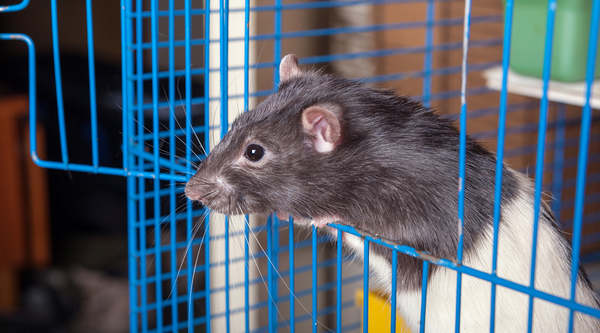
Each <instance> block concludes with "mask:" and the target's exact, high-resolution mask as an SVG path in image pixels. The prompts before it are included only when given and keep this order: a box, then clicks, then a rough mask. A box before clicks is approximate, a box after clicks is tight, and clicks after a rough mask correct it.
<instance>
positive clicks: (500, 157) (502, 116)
mask: <svg viewBox="0 0 600 333" xmlns="http://www.w3.org/2000/svg"><path fill="white" fill-rule="evenodd" d="M513 4H514V0H506V9H505V11H504V12H505V14H504V40H503V45H502V91H501V92H500V110H499V114H498V140H497V146H496V179H495V183H494V184H495V185H494V186H495V187H494V240H493V245H492V246H493V247H492V248H493V250H492V275H494V276H497V268H498V238H499V233H500V208H501V202H502V175H503V174H502V173H503V170H504V167H503V161H504V141H505V134H506V106H507V96H508V93H507V85H508V65H509V64H510V45H511V38H512V19H513ZM490 311H491V313H490V333H493V332H494V330H495V326H496V325H495V322H496V284H495V283H493V282H492V299H491V310H490Z"/></svg>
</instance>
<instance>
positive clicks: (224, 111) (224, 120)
mask: <svg viewBox="0 0 600 333" xmlns="http://www.w3.org/2000/svg"><path fill="white" fill-rule="evenodd" d="M219 18H220V23H221V26H220V40H219V46H220V51H221V52H220V55H221V62H220V72H221V139H223V137H224V136H225V133H227V130H228V127H229V91H228V83H229V0H221V1H220V6H219ZM271 287H272V286H271V281H269V288H271ZM274 295H277V294H276V293H275V294H274ZM229 319H230V311H229V218H228V217H227V216H225V327H226V331H227V332H228V333H229V329H230V327H229V324H230V323H229V321H230V320H229Z"/></svg>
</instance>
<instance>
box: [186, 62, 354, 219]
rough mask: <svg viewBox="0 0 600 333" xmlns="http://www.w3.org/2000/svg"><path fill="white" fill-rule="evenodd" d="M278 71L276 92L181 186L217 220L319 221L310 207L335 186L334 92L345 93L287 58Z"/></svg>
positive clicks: (337, 108) (337, 128)
mask: <svg viewBox="0 0 600 333" xmlns="http://www.w3.org/2000/svg"><path fill="white" fill-rule="evenodd" d="M279 71H280V77H281V84H280V86H279V90H278V91H277V92H276V93H275V94H273V95H271V96H269V97H268V98H267V99H266V100H265V101H264V102H263V103H261V104H260V105H258V106H257V107H256V108H255V109H254V110H251V111H248V112H246V113H244V114H242V115H241V116H239V117H238V118H237V119H236V120H235V122H234V123H233V125H232V126H231V128H230V130H229V132H228V133H227V134H226V135H225V136H224V137H223V140H222V141H221V142H220V143H219V144H218V145H217V146H216V147H215V148H214V149H213V150H212V152H211V153H210V154H209V156H208V157H207V158H206V159H205V160H204V161H203V162H202V164H201V165H200V167H199V169H198V171H197V173H196V175H194V176H193V177H192V178H191V179H190V181H189V182H188V183H187V185H186V188H185V193H186V195H187V197H188V198H190V199H192V200H197V201H201V202H202V203H203V204H204V205H206V206H207V207H209V208H210V209H212V210H214V211H217V212H220V213H224V214H249V213H258V214H270V213H273V212H275V211H280V212H286V213H289V214H292V215H297V216H300V215H303V216H313V215H315V214H319V212H318V211H316V210H315V209H316V208H315V204H316V203H318V201H320V199H323V198H322V196H323V195H324V193H327V191H328V190H327V189H326V187H335V186H337V185H335V184H333V183H335V180H334V179H335V178H336V172H335V171H334V169H332V168H331V166H330V165H331V163H335V160H336V156H337V155H338V153H336V150H337V147H338V146H339V145H340V143H341V142H342V141H343V140H342V134H343V133H342V132H343V131H342V124H343V121H342V118H341V117H342V113H343V106H342V105H341V104H340V101H339V100H338V99H339V96H338V94H337V93H336V90H339V89H347V87H341V86H336V85H339V83H338V80H340V79H337V78H334V77H331V76H329V77H328V76H326V75H324V74H322V73H319V72H307V73H305V72H302V71H301V70H300V68H299V67H298V59H297V58H296V56H295V55H293V54H290V55H288V56H286V57H285V58H284V59H283V60H282V61H281V65H280V68H279ZM349 82H350V81H349ZM342 99H343V98H342ZM338 160H339V159H338ZM339 162H340V161H338V163H339ZM319 198H320V199H319Z"/></svg>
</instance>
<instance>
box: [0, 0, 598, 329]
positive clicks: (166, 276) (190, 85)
mask: <svg viewBox="0 0 600 333" xmlns="http://www.w3.org/2000/svg"><path fill="white" fill-rule="evenodd" d="M28 4H29V1H28V0H24V1H23V2H22V3H20V4H14V5H10V6H6V7H2V8H0V11H5V12H8V11H20V10H23V9H25V8H26V7H27V6H28ZM104 5H105V6H114V8H117V6H118V8H119V9H120V18H121V20H120V23H116V22H93V20H92V17H93V10H92V1H91V0H87V1H86V12H85V18H86V24H87V25H86V34H87V35H86V36H87V40H86V42H87V46H88V48H87V51H88V53H87V60H88V64H89V67H88V68H89V71H88V72H87V73H82V75H86V76H87V78H88V81H89V90H90V92H91V93H90V101H89V102H90V103H89V105H90V107H89V112H90V117H89V118H90V123H89V130H90V136H91V138H92V140H90V142H91V146H90V147H85V148H84V149H89V155H90V157H91V158H90V161H89V162H85V163H79V162H73V161H72V160H70V158H69V157H70V156H69V147H73V146H77V145H79V143H77V142H70V141H68V137H67V131H66V130H65V127H66V125H65V121H68V120H65V114H64V110H63V107H62V105H61V96H62V94H63V91H62V84H61V66H63V67H64V66H69V64H68V63H64V62H61V43H60V40H59V36H60V35H59V31H58V23H59V22H60V20H59V15H58V12H59V11H60V8H59V6H60V3H58V4H57V1H56V0H51V11H50V12H49V13H48V14H47V15H49V16H50V17H51V21H52V29H53V31H52V33H53V40H52V47H53V48H52V50H53V60H54V78H55V82H56V94H57V101H58V106H57V109H58V114H57V117H58V123H57V126H58V129H59V133H60V140H59V143H60V150H61V157H60V159H57V160H45V159H41V158H40V157H39V156H38V152H37V146H36V145H37V142H38V138H37V136H36V135H37V134H36V133H37V131H36V126H37V124H38V122H37V119H36V67H35V64H36V61H35V59H36V51H35V45H36V44H35V42H36V41H35V40H33V39H32V38H30V37H28V36H27V35H24V34H18V33H14V34H9V33H4V32H3V33H2V34H0V38H1V39H2V40H19V41H23V42H24V43H26V45H27V49H28V60H29V73H28V75H29V101H30V135H31V156H32V158H33V160H34V161H35V162H36V163H37V164H38V165H39V166H42V167H44V168H52V169H59V170H68V171H79V172H85V173H97V174H108V175H114V176H115V177H127V206H128V221H127V224H128V247H129V281H130V285H129V286H130V287H129V299H130V314H131V315H130V331H131V332H214V331H223V332H240V331H244V332H254V333H258V332H280V331H291V332H294V331H299V332H307V331H312V332H325V331H336V332H360V331H364V332H366V331H367V330H368V328H369V325H370V324H369V323H371V325H372V324H373V322H374V321H379V318H377V319H375V318H370V317H369V311H368V309H369V300H371V301H372V300H374V299H375V297H373V296H372V297H369V296H368V292H369V277H368V276H369V269H368V259H367V262H366V263H364V264H363V263H359V262H357V261H354V260H353V257H352V256H348V255H347V254H345V253H344V252H343V251H342V245H341V244H342V242H341V239H340V240H339V242H338V243H337V246H331V245H330V243H329V241H328V239H327V238H326V237H323V236H320V235H319V233H317V232H316V231H315V230H312V232H311V231H307V230H299V229H298V228H294V226H293V224H291V223H289V222H287V221H280V220H278V219H277V218H276V217H275V216H272V217H269V218H268V219H266V220H265V219H260V218H258V217H223V216H217V215H216V214H209V213H208V212H206V210H205V208H203V207H201V206H199V205H197V204H194V203H192V202H191V201H189V200H187V199H185V196H184V195H183V184H184V183H185V182H186V181H187V180H188V179H189V178H190V177H191V175H193V173H194V170H195V168H196V166H197V165H198V163H201V162H202V159H203V157H204V156H205V155H206V153H207V152H209V151H210V149H211V148H212V147H214V145H215V144H216V143H217V142H218V141H219V138H221V137H222V136H223V135H224V134H225V133H226V132H227V129H228V126H229V124H230V123H231V121H232V120H233V119H235V117H236V115H237V114H239V113H241V112H243V111H244V110H248V109H251V108H253V107H254V106H255V105H257V104H258V103H259V102H260V101H261V100H262V99H264V97H265V96H267V95H269V94H270V93H272V92H274V91H275V90H276V89H277V85H278V83H279V73H278V70H277V68H278V66H279V61H280V60H281V58H282V57H283V56H284V55H286V54H288V53H295V54H297V55H298V56H299V58H300V64H301V66H306V67H311V66H312V67H319V68H320V67H323V68H325V71H329V72H341V73H343V74H344V75H345V76H347V77H352V78H357V79H359V80H362V81H364V82H365V83H366V84H378V85H381V86H385V87H392V88H393V89H397V90H399V91H401V93H402V94H405V95H411V96H413V98H415V99H418V100H421V101H422V102H423V103H424V104H425V105H428V106H431V107H433V108H434V109H436V110H437V111H438V112H439V113H442V114H444V115H447V116H448V117H451V118H452V119H455V120H456V124H457V126H458V127H460V129H461V134H462V135H461V140H462V141H461V142H462V143H461V149H462V150H461V151H462V152H463V153H462V154H461V163H463V164H464V144H465V140H466V133H469V135H471V136H472V137H473V138H475V139H477V140H479V141H482V142H483V143H484V145H485V146H486V147H487V148H489V149H490V150H492V151H495V152H496V154H497V156H498V159H499V160H500V161H502V160H504V161H506V162H507V163H509V164H511V165H512V166H513V167H514V168H515V169H517V170H519V171H521V172H523V173H526V174H528V175H529V176H530V177H532V178H534V180H535V202H536V206H535V207H536V208H537V207H539V205H540V202H541V201H542V200H544V198H543V196H542V192H547V193H551V194H552V200H551V201H549V204H550V205H551V207H552V210H553V211H554V212H555V214H556V215H557V216H559V218H560V220H561V222H562V227H563V228H564V230H566V231H569V233H570V234H571V235H572V238H570V239H569V240H570V241H571V242H572V246H573V254H572V258H573V270H574V271H573V272H574V274H576V271H577V268H578V265H579V263H580V262H581V263H582V264H583V265H584V266H586V267H587V270H588V274H589V277H590V279H591V280H592V283H594V282H595V283H596V284H595V286H596V288H600V284H599V283H600V268H599V267H600V266H598V265H597V262H598V261H600V229H599V228H600V215H599V214H600V210H599V208H598V207H599V206H600V204H598V201H599V198H600V181H599V180H600V177H599V173H598V170H600V168H598V163H600V162H599V161H600V159H599V157H600V145H599V142H600V127H599V126H598V124H600V123H599V122H598V121H597V120H598V117H600V114H599V113H598V112H597V110H596V111H594V110H593V107H596V108H598V107H599V105H600V104H596V103H597V102H596V101H595V98H594V97H595V96H594V94H593V90H592V87H593V82H594V71H595V67H594V66H595V59H596V53H597V51H596V49H597V41H598V21H599V18H600V13H599V11H600V0H594V1H593V7H592V9H591V13H592V19H591V26H590V30H589V31H590V33H589V51H587V52H588V55H587V65H586V68H587V75H586V78H585V83H584V84H580V85H579V87H578V88H577V89H579V90H578V92H576V93H575V95H577V96H578V97H577V98H575V99H573V98H570V97H569V98H565V97H564V96H563V95H561V94H560V89H561V88H560V87H558V88H556V87H557V86H556V85H555V86H554V88H553V86H552V85H551V84H550V83H549V82H550V68H551V61H552V57H551V53H552V52H550V51H549V50H552V41H553V32H554V30H555V29H554V22H555V20H554V17H555V12H556V10H557V1H556V0H550V1H549V2H548V4H547V6H546V8H547V14H546V12H545V13H544V15H547V19H546V22H547V24H546V27H545V34H544V35H545V44H544V45H545V50H546V51H545V53H544V54H545V56H544V58H543V63H544V66H543V73H542V75H541V78H539V79H535V80H537V81H536V82H535V83H534V84H533V85H534V86H535V87H537V88H531V89H529V88H530V87H529V88H527V89H526V88H522V87H518V86H516V85H515V86H513V88H512V89H511V85H512V84H514V83H515V82H517V83H518V82H520V81H518V79H515V78H513V77H511V75H513V74H509V73H510V71H509V63H510V55H511V53H510V47H511V38H510V36H512V35H513V34H514V33H513V32H511V27H512V26H513V7H514V0H506V1H504V2H501V1H496V2H485V3H472V2H471V0H466V1H465V0H370V1H369V0H364V1H363V0H332V1H312V2H311V1H308V2H301V1H293V0H290V1H288V0H285V1H283V0H274V1H267V0H255V1H250V0H245V1H235V2H234V1H230V0H222V1H213V2H211V1H210V0H205V1H191V0H181V1H179V0H171V1H161V0H121V1H120V4H119V5H117V4H116V3H110V4H109V3H108V2H107V3H106V4H104ZM558 6H559V7H558V8H560V4H559V5H558ZM1 15H3V14H1V13H0V17H1ZM82 15H83V14H82ZM102 24H111V25H116V24H119V25H120V31H121V40H120V50H121V70H122V76H121V85H122V96H121V97H120V99H118V100H117V101H116V103H117V104H120V105H121V106H122V110H123V111H122V118H121V119H119V121H120V122H121V123H122V127H121V128H111V130H112V131H115V132H120V133H122V146H121V148H122V152H123V154H122V164H121V165H120V166H114V165H103V164H102V162H101V160H102V158H101V156H102V154H103V152H102V147H103V145H102V140H101V139H102V138H101V134H99V132H98V128H99V126H100V128H103V129H105V127H103V125H102V123H101V121H100V122H99V120H98V119H99V118H98V114H99V113H101V112H103V110H102V109H99V108H97V104H98V103H97V101H96V97H95V96H96V93H95V92H96V91H97V90H98V87H96V72H95V42H94V39H95V38H98V36H97V35H96V34H95V31H97V30H98V26H99V25H102ZM95 29H96V30H95ZM7 45H9V44H7ZM10 45H13V44H10ZM509 81H510V82H509ZM528 89H529V90H528ZM552 89H558V91H559V93H557V92H556V91H553V90H552ZM568 89H570V88H568ZM568 89H567V90H568ZM530 90H531V91H532V92H529V91H530ZM563 90H564V89H563ZM99 138H100V139H99ZM67 143H68V144H67ZM456 177H457V179H459V178H460V179H464V166H463V167H462V168H461V174H459V175H456ZM496 189H497V191H496V198H499V197H500V190H501V189H500V188H499V187H497V188H496ZM459 198H464V193H463V192H462V191H460V192H459ZM459 202H460V201H459ZM496 203H497V206H496V210H499V200H498V199H497V200H496ZM459 207H460V206H459ZM538 209H539V208H538ZM458 218H459V219H460V220H461V221H462V212H461V211H460V209H459V216H458ZM123 223H125V222H123ZM334 227H336V228H338V229H340V230H343V231H344V232H348V233H350V234H354V235H357V236H359V237H360V234H359V233H357V232H356V231H355V230H353V229H352V228H350V227H347V226H342V225H334ZM313 228H314V227H313ZM496 230H497V229H496ZM340 235H341V233H340ZM461 237H462V235H461ZM366 239H367V240H368V241H367V242H365V252H367V253H368V247H369V243H370V242H374V243H378V244H382V245H384V246H387V247H390V248H392V249H394V250H395V251H398V252H401V253H404V254H406V255H412V256H417V257H421V258H422V255H421V254H420V253H419V252H418V251H416V250H415V249H412V248H409V247H406V246H402V245H400V244H399V245H390V244H388V243H386V242H384V241H382V240H380V239H375V238H371V237H366ZM461 239H462V238H461ZM367 258H368V256H367ZM422 259H424V260H425V265H424V270H425V271H426V270H427V269H428V268H429V267H430V266H431V265H440V266H444V267H447V268H450V269H452V270H455V271H457V272H458V273H460V274H466V275H471V276H475V277H477V278H481V279H485V280H488V281H491V282H492V283H493V285H494V286H502V287H507V288H512V289H515V290H518V291H521V292H524V293H526V294H529V295H531V296H532V297H536V298H540V299H544V300H547V301H550V302H555V303H558V304H560V305H562V306H565V307H568V308H570V309H571V313H573V312H574V311H579V312H583V313H585V314H587V315H592V316H596V317H600V310H597V309H593V308H589V307H586V306H584V305H581V304H578V303H577V302H575V301H574V299H573V298H571V299H561V298H558V297H556V296H552V295H548V294H546V293H543V292H540V291H538V290H535V289H534V288H532V287H530V286H528V285H525V286H524V285H519V284H516V283H514V282H510V281H507V280H503V279H500V278H498V277H497V276H496V274H495V273H487V272H481V271H477V270H474V269H472V268H470V267H467V266H462V265H460V260H461V253H460V252H459V254H458V260H459V263H457V262H454V261H451V260H446V259H441V260H433V259H431V258H422ZM393 264H394V265H396V263H395V262H394V263H393ZM394 267H395V266H394ZM460 274H459V277H460V276H461V275H460ZM425 276H426V274H425ZM459 281H460V278H459ZM459 283H460V282H459ZM423 287H424V289H423V290H426V289H427V288H426V287H427V281H426V279H424V281H423ZM357 293H358V294H360V295H362V293H364V297H358V298H360V299H361V301H359V302H357V300H356V298H357V297H356V295H357ZM423 295H424V296H423V297H424V298H423V300H425V297H426V293H423ZM459 295H460V293H459ZM396 301H397V300H396V299H395V297H393V296H392V297H391V299H390V302H391V308H392V309H393V308H395V307H396V305H395V303H396ZM422 307H423V308H424V307H426V302H425V301H423V302H422ZM421 313H422V314H423V316H422V318H421V331H422V332H423V331H424V327H426V324H427V321H426V318H425V316H424V313H425V311H421ZM389 316H390V317H391V318H389V319H388V320H389V323H390V324H389V330H390V331H392V332H395V331H400V330H399V329H400V328H399V327H396V326H397V318H396V312H395V311H391V314H390V315H389ZM459 316H460V312H459V311H457V317H456V318H459ZM492 320H493V313H492ZM457 322H458V321H457ZM398 325H401V324H398ZM570 329H571V330H572V328H570ZM457 331H458V324H457ZM491 331H493V328H491Z"/></svg>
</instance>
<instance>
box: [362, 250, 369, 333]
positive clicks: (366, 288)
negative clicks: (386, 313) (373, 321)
mask: <svg viewBox="0 0 600 333" xmlns="http://www.w3.org/2000/svg"><path fill="white" fill-rule="evenodd" d="M363 242H364V251H365V260H364V267H363V289H364V290H363V332H364V333H367V332H369V241H368V240H366V239H364V240H363Z"/></svg>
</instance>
